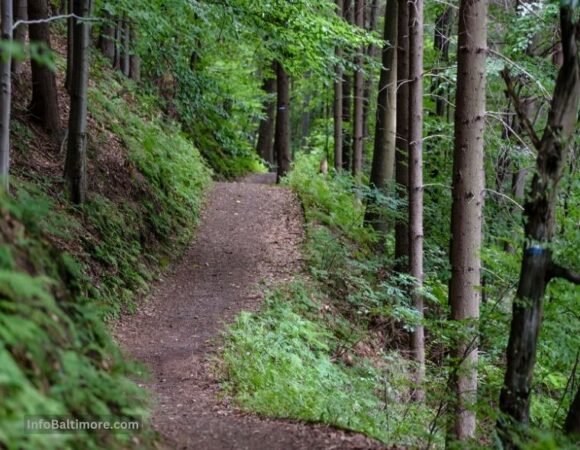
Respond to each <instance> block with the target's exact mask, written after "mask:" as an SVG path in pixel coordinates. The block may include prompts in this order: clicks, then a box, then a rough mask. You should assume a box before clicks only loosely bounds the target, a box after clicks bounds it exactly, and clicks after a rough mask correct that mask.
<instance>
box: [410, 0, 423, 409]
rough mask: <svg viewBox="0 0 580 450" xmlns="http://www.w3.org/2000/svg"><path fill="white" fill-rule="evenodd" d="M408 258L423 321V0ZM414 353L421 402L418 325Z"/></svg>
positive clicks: (415, 15) (417, 16) (417, 17)
mask: <svg viewBox="0 0 580 450" xmlns="http://www.w3.org/2000/svg"><path fill="white" fill-rule="evenodd" d="M409 80H410V82H409V257H410V258H409V259H410V273H411V276H412V277H413V278H414V279H415V286H414V288H413V293H412V297H413V306H414V307H415V309H416V310H417V312H418V313H419V317H420V318H421V320H422V318H423V297H422V295H421V288H422V286H423V0H411V1H410V2H409ZM411 350H412V352H413V356H414V357H415V360H416V361H417V366H418V367H417V372H416V378H415V381H416V383H417V388H416V391H415V395H414V398H415V399H416V400H417V401H422V400H423V399H424V397H425V393H424V391H423V388H422V387H421V384H422V382H423V378H424V376H425V330H424V328H423V325H417V326H416V327H415V330H414V331H413V336H412V343H411Z"/></svg>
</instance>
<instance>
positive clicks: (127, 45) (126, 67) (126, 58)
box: [121, 18, 132, 77]
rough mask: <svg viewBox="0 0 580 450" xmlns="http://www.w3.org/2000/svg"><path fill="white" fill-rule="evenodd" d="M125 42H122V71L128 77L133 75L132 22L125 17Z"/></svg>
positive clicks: (123, 31) (123, 27) (123, 28)
mask: <svg viewBox="0 0 580 450" xmlns="http://www.w3.org/2000/svg"><path fill="white" fill-rule="evenodd" d="M122 33H123V43H122V44H121V49H122V51H121V72H123V75H125V76H126V77H128V76H129V75H131V39H132V37H131V24H130V22H129V20H127V19H126V18H125V20H123V25H122Z"/></svg>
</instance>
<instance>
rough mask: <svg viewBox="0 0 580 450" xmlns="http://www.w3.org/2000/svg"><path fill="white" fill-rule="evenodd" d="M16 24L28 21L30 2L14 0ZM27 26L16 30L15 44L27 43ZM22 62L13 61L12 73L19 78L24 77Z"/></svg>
mask: <svg viewBox="0 0 580 450" xmlns="http://www.w3.org/2000/svg"><path fill="white" fill-rule="evenodd" d="M13 5H14V11H13V13H14V22H18V21H19V20H27V19H28V2H27V0H14V3H13ZM27 29H28V28H27V26H26V25H25V24H20V25H19V26H18V27H17V28H16V29H15V30H14V42H18V43H20V45H22V46H24V44H25V42H26V31H27ZM22 69H23V65H22V61H20V60H19V59H16V58H13V59H12V73H13V74H14V75H15V76H17V77H19V76H20V75H22Z"/></svg>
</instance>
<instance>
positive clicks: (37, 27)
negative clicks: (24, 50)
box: [28, 0, 61, 140]
mask: <svg viewBox="0 0 580 450" xmlns="http://www.w3.org/2000/svg"><path fill="white" fill-rule="evenodd" d="M28 18H29V19H30V20H42V19H46V18H48V3H47V0H28ZM29 34H30V40H31V41H36V42H42V43H44V44H46V46H47V47H49V48H50V30H49V26H48V24H47V23H37V24H31V25H30V26H29ZM31 66H32V100H31V102H30V106H29V108H28V109H29V112H30V114H31V115H32V117H33V118H34V119H36V120H37V121H38V122H39V123H40V124H41V125H42V126H43V127H44V128H45V129H46V131H47V132H49V133H50V134H51V135H52V136H53V137H55V138H56V139H57V140H59V139H60V132H61V128H60V110H59V107H58V95H57V89H56V77H55V75H54V72H52V70H50V68H48V67H47V66H46V65H45V64H41V63H38V62H37V61H35V60H33V61H32V62H31Z"/></svg>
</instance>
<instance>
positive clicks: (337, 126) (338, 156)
mask: <svg viewBox="0 0 580 450" xmlns="http://www.w3.org/2000/svg"><path fill="white" fill-rule="evenodd" d="M343 7H344V2H343V0H336V8H337V11H338V12H339V14H341V15H342V11H343ZM336 56H337V57H338V58H342V49H341V48H339V47H337V49H336ZM335 71H336V74H335V76H336V80H335V81H334V109H333V117H334V120H333V123H334V168H335V170H336V171H337V172H338V171H340V170H342V165H343V161H342V150H343V147H342V144H343V142H342V132H343V130H342V100H343V92H342V87H343V82H342V76H343V73H342V68H341V66H340V64H337V65H336V69H335Z"/></svg>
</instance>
